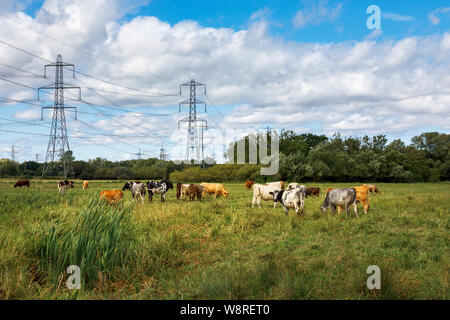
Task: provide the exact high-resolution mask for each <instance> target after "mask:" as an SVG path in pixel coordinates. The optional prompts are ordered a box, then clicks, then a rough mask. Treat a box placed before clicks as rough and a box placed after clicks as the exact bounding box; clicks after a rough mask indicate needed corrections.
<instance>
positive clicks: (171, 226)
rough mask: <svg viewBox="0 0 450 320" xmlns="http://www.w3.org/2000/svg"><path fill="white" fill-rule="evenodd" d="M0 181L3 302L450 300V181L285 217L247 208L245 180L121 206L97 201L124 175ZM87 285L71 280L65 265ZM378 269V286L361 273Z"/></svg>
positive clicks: (308, 207)
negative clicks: (84, 184)
mask: <svg viewBox="0 0 450 320" xmlns="http://www.w3.org/2000/svg"><path fill="white" fill-rule="evenodd" d="M13 184H14V181H12V180H11V179H10V180H8V179H1V180H0V298H2V299H448V298H449V250H448V248H449V227H450V223H449V222H450V220H449V218H450V215H449V212H450V210H449V209H450V208H449V207H450V206H449V198H450V184H449V183H417V184H377V185H378V186H379V188H380V189H381V194H376V195H370V210H369V213H368V214H364V213H363V210H362V206H361V205H358V212H359V214H360V217H359V218H358V219H357V218H355V217H354V215H353V214H352V211H350V214H349V215H345V213H343V214H341V215H335V216H333V215H332V214H331V213H330V212H328V213H323V212H322V211H321V210H320V209H319V206H320V204H321V203H322V201H323V199H324V197H325V194H324V193H323V191H324V190H325V189H326V188H328V187H342V186H355V185H359V184H343V183H311V184H309V185H314V186H319V187H321V188H322V192H321V194H320V196H319V197H311V198H307V199H306V203H305V214H304V215H300V216H296V215H295V213H294V211H293V210H291V211H290V212H289V215H288V216H286V215H285V214H284V212H283V210H282V209H281V208H280V206H279V205H278V208H276V209H273V208H272V206H273V204H272V203H271V202H264V201H262V203H261V208H251V199H252V192H251V191H248V190H246V189H245V187H244V186H243V183H225V184H224V185H225V187H226V188H227V190H228V191H229V192H230V197H228V198H227V199H223V198H218V199H213V198H212V197H209V196H205V197H204V198H203V200H202V201H201V202H199V201H197V200H196V201H194V202H190V201H177V200H176V198H175V191H174V190H171V191H170V192H169V194H168V196H167V197H166V202H165V203H161V202H160V200H159V196H156V197H154V198H153V202H152V203H149V202H148V199H147V198H146V202H145V204H143V205H142V204H141V202H140V201H139V202H137V203H134V202H133V201H132V200H131V194H130V193H129V192H128V191H127V192H125V194H124V200H123V201H122V203H121V204H120V205H119V206H110V205H105V204H104V203H102V202H100V201H98V194H99V192H100V190H103V189H114V188H115V189H120V188H121V187H122V186H123V182H122V181H91V182H90V187H89V189H87V190H82V189H81V183H77V184H76V187H75V188H74V189H70V190H69V191H68V192H67V193H65V194H64V195H60V194H59V193H58V191H57V187H56V182H55V181H47V180H46V181H42V180H32V181H31V188H29V189H28V188H20V189H19V188H17V189H14V188H12V186H13ZM71 264H75V265H78V266H80V268H81V272H82V288H81V289H80V290H69V289H67V287H66V286H65V281H66V279H67V277H68V275H67V274H66V268H67V267H68V266H69V265H71ZM369 265H378V266H379V267H380V268H381V290H368V289H367V287H366V279H367V277H368V276H369V275H368V274H366V269H367V267H368V266H369Z"/></svg>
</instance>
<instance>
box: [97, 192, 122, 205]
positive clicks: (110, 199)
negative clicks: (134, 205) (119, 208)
mask: <svg viewBox="0 0 450 320" xmlns="http://www.w3.org/2000/svg"><path fill="white" fill-rule="evenodd" d="M122 198H123V192H122V190H103V191H101V192H100V199H104V200H105V201H106V202H107V203H119V201H120V200H122Z"/></svg>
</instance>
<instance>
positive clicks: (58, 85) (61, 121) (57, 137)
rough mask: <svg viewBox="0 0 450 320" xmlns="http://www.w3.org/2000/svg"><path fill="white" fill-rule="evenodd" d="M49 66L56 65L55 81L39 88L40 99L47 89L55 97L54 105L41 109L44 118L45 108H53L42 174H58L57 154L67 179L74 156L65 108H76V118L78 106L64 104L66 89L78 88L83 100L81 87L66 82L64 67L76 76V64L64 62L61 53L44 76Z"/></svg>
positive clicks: (71, 169)
mask: <svg viewBox="0 0 450 320" xmlns="http://www.w3.org/2000/svg"><path fill="white" fill-rule="evenodd" d="M47 67H55V83H54V84H49V85H46V86H43V87H40V88H39V89H38V100H39V92H40V91H41V90H45V89H54V90H55V93H54V96H55V98H54V103H53V106H47V107H42V110H41V120H42V119H43V112H44V109H53V118H52V127H51V129H50V137H49V140H48V146H47V153H46V154H45V162H44V168H43V169H42V176H44V175H45V174H46V173H50V174H51V175H56V174H57V172H55V155H56V156H57V160H60V161H62V164H63V173H64V178H65V179H67V176H68V175H73V166H72V157H71V154H70V153H69V151H70V147H69V138H68V136H67V126H66V115H65V109H75V120H76V108H75V107H69V106H64V90H65V89H78V94H79V100H81V88H80V87H76V86H73V85H65V84H64V74H63V71H64V68H72V72H73V77H75V65H73V64H70V63H65V62H63V61H62V57H61V55H60V54H58V58H57V60H56V63H51V64H47V65H45V66H44V78H46V77H47ZM49 161H50V163H49Z"/></svg>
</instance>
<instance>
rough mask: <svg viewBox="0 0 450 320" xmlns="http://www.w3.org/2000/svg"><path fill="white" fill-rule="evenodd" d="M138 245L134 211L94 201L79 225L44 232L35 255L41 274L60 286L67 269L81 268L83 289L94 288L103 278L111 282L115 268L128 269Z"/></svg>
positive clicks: (83, 211)
mask: <svg viewBox="0 0 450 320" xmlns="http://www.w3.org/2000/svg"><path fill="white" fill-rule="evenodd" d="M134 244H135V239H134V235H133V233H132V228H131V222H130V210H129V209H128V208H125V207H113V206H109V205H105V204H103V203H102V202H100V201H98V200H91V201H90V202H89V204H88V205H87V207H86V208H83V209H81V210H80V213H79V218H78V221H77V222H76V223H75V224H61V225H58V226H55V225H53V226H51V227H50V228H49V229H48V230H43V231H42V232H41V233H40V235H39V238H38V241H37V242H36V243H35V244H34V246H33V251H32V253H31V254H32V255H33V256H34V257H37V259H38V264H37V269H38V271H39V272H40V273H41V274H42V276H43V277H47V278H48V279H49V281H50V282H52V283H54V284H56V285H60V282H61V281H60V279H61V277H64V276H65V272H66V268H67V267H68V266H69V265H78V266H79V267H80V269H81V270H82V283H83V285H86V286H87V287H92V285H93V283H94V282H96V281H97V280H99V275H100V274H102V275H103V276H105V277H107V278H108V277H110V276H111V274H112V272H113V271H114V269H115V268H127V267H128V265H129V263H130V262H131V259H132V258H133V257H134V254H135V252H133V250H134ZM100 277H101V276H100Z"/></svg>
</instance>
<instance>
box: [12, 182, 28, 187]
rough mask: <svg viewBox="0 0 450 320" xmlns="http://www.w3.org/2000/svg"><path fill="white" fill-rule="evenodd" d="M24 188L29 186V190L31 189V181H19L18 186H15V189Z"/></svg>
mask: <svg viewBox="0 0 450 320" xmlns="http://www.w3.org/2000/svg"><path fill="white" fill-rule="evenodd" d="M23 186H27V188H29V187H30V180H19V181H17V182H16V184H15V185H14V188H15V187H19V188H21V187H23Z"/></svg>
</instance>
